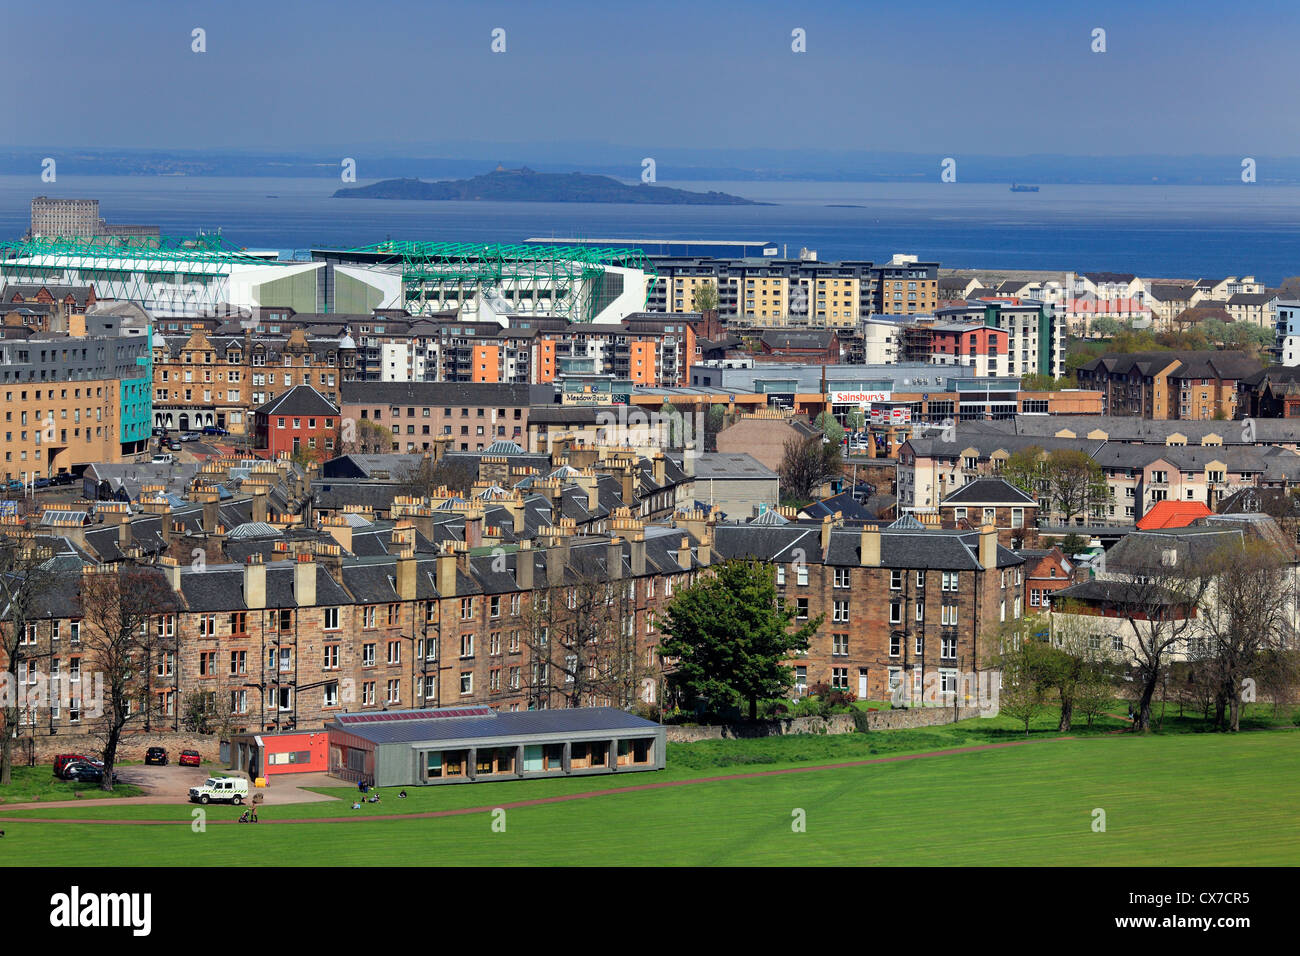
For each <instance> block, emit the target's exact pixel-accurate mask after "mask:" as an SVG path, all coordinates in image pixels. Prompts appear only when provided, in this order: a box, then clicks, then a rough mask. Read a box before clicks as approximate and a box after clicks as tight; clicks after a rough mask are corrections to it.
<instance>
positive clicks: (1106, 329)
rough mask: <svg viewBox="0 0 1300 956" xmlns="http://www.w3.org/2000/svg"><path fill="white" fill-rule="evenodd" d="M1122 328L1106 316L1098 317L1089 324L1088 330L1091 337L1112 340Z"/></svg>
mask: <svg viewBox="0 0 1300 956" xmlns="http://www.w3.org/2000/svg"><path fill="white" fill-rule="evenodd" d="M1121 328H1123V326H1121V325H1120V324H1119V322H1118V321H1117V320H1115V319H1112V318H1111V317H1110V316H1108V315H1099V316H1097V318H1095V319H1093V320H1092V322H1091V323H1089V326H1088V329H1089V331H1090V332H1092V334H1093V335H1096V336H1099V337H1101V338H1103V339H1109V338H1114V337H1115V336H1116V335H1118V334H1119V331H1120V329H1121Z"/></svg>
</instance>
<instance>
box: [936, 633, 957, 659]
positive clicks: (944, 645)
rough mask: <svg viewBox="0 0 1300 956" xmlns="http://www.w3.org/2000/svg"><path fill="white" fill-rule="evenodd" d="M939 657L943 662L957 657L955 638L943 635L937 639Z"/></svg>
mask: <svg viewBox="0 0 1300 956" xmlns="http://www.w3.org/2000/svg"><path fill="white" fill-rule="evenodd" d="M939 656H940V657H941V658H943V659H945V660H951V659H953V658H955V657H956V656H957V638H956V637H955V636H953V635H949V634H945V635H944V636H943V637H941V638H940V639H939Z"/></svg>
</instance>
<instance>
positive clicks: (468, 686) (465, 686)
mask: <svg viewBox="0 0 1300 956" xmlns="http://www.w3.org/2000/svg"><path fill="white" fill-rule="evenodd" d="M460 693H461V696H462V697H464V696H466V695H467V694H472V693H474V675H473V673H471V672H469V671H465V672H464V673H462V674H461V675H460Z"/></svg>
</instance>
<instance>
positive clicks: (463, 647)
mask: <svg viewBox="0 0 1300 956" xmlns="http://www.w3.org/2000/svg"><path fill="white" fill-rule="evenodd" d="M460 656H461V657H473V656H474V635H473V634H462V635H461V636H460Z"/></svg>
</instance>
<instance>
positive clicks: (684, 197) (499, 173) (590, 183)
mask: <svg viewBox="0 0 1300 956" xmlns="http://www.w3.org/2000/svg"><path fill="white" fill-rule="evenodd" d="M334 198H335V199H431V200H455V199H461V200H464V199H477V200H490V201H496V202H605V203H637V204H641V205H660V206H768V205H772V204H771V203H760V202H756V201H754V200H752V199H745V198H744V197H743V196H733V195H731V194H730V193H723V192H716V191H714V190H710V191H709V192H707V193H699V192H691V191H690V190H686V189H673V188H672V187H669V186H652V185H649V184H647V183H638V184H637V185H635V186H629V185H627V184H626V183H621V182H619V181H618V180H617V179H613V178H611V177H609V176H593V175H590V174H588V173H539V172H536V171H534V170H531V169H529V168H528V167H527V166H525V167H523V168H521V169H503V168H502V167H500V166H498V167H497V168H496V169H494V170H493V171H492V172H490V173H486V174H484V175H482V176H475V177H473V178H472V179H456V180H448V181H445V182H425V181H424V180H422V179H385V180H381V181H380V182H377V183H371V184H370V185H368V186H351V187H345V188H343V189H338V190H336V191H335V192H334Z"/></svg>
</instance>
